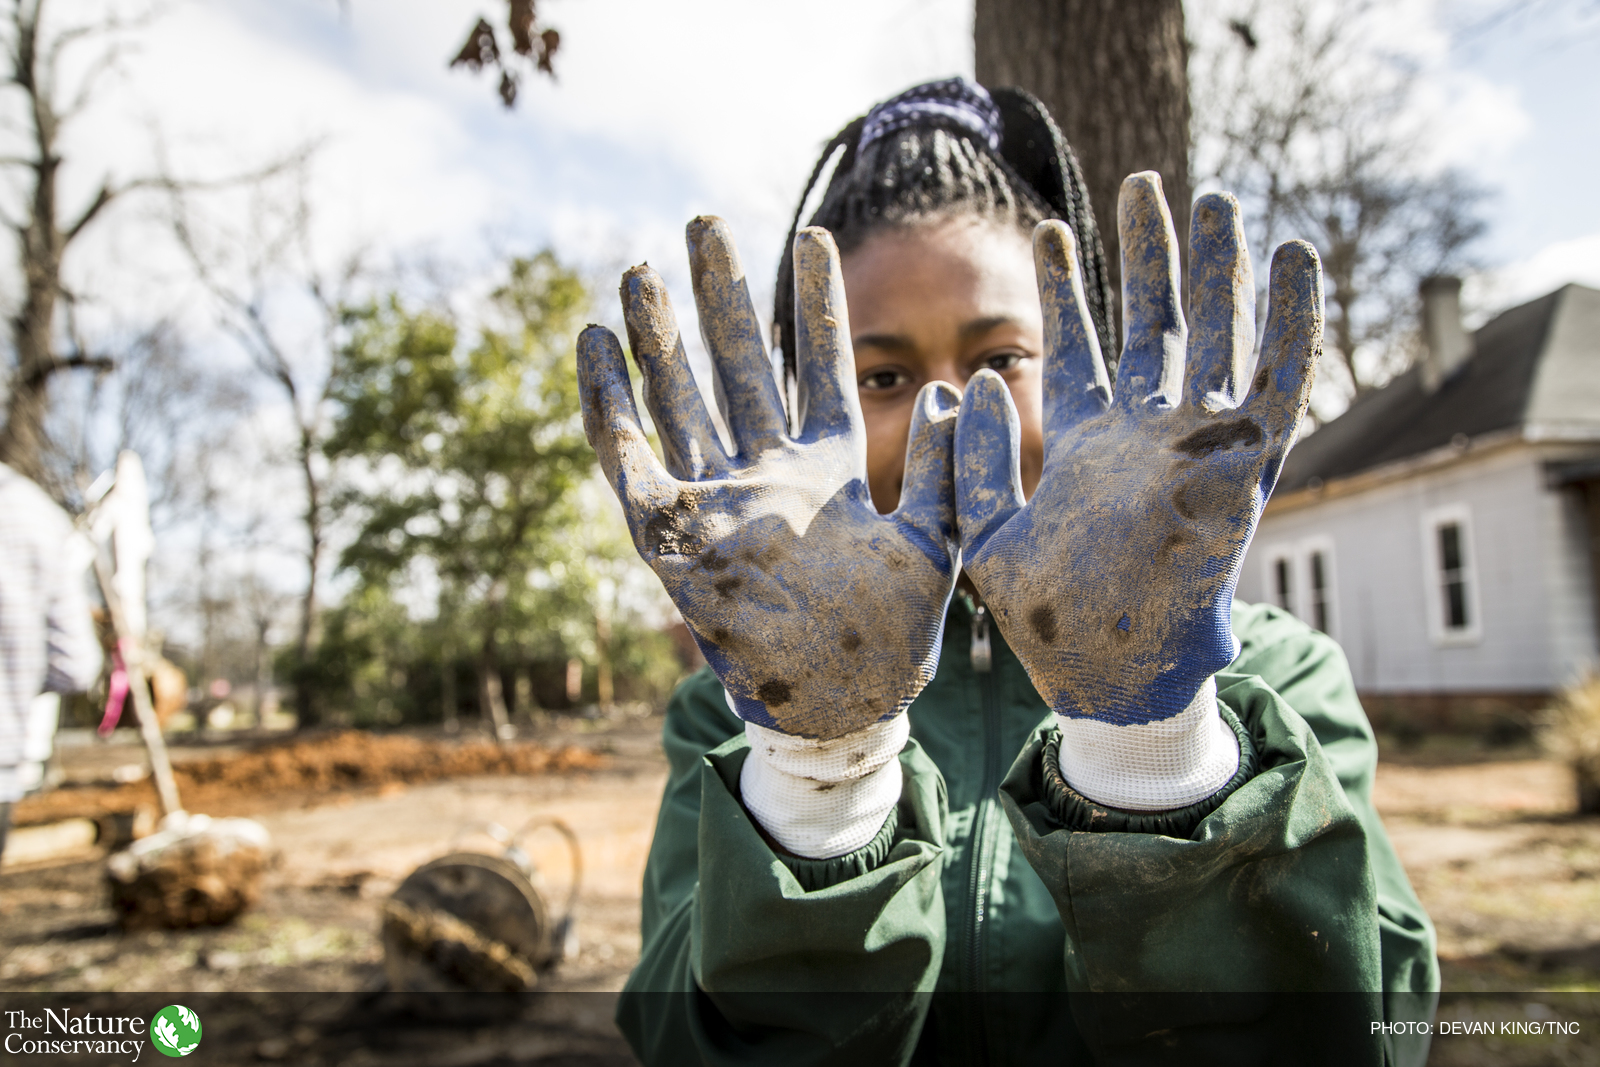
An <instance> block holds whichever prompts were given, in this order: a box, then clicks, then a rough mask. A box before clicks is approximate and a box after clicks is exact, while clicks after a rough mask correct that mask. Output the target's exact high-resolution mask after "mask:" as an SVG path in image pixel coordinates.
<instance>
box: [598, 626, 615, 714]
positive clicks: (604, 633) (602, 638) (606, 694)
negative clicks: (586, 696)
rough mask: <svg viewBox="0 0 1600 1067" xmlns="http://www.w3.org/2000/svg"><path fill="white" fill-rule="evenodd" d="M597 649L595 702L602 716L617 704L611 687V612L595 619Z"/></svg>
mask: <svg viewBox="0 0 1600 1067" xmlns="http://www.w3.org/2000/svg"><path fill="white" fill-rule="evenodd" d="M594 648H595V672H594V673H595V700H596V701H597V702H598V703H599V704H600V712H601V714H602V715H604V714H608V713H609V712H610V711H611V705H612V704H613V703H614V702H615V697H614V694H613V692H612V685H611V615H610V612H609V611H602V612H597V613H596V614H595V617H594Z"/></svg>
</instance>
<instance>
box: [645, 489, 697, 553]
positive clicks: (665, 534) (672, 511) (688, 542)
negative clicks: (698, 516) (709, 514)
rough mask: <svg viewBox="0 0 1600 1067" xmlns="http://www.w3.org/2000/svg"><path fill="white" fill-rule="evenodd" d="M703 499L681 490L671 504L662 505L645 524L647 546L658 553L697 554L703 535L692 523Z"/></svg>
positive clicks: (651, 551) (652, 551) (650, 550)
mask: <svg viewBox="0 0 1600 1067" xmlns="http://www.w3.org/2000/svg"><path fill="white" fill-rule="evenodd" d="M699 510H700V502H699V501H698V500H696V499H695V498H694V494H692V493H679V494H678V499H677V500H676V501H674V502H673V504H672V505H671V506H670V507H667V508H663V509H662V510H661V511H659V512H657V513H656V514H655V515H653V516H651V518H650V521H649V522H647V523H645V524H644V544H645V548H646V549H647V550H648V551H649V552H650V553H652V554H653V555H657V556H698V555H700V552H701V544H700V538H699V536H698V535H697V534H695V533H694V531H693V528H692V524H693V520H694V514H695V512H697V511H699Z"/></svg>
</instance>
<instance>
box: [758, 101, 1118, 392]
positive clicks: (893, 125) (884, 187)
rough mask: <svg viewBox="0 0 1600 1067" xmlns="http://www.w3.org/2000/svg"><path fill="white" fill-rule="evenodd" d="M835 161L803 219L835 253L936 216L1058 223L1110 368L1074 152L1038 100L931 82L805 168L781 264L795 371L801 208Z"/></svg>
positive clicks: (778, 298) (784, 344)
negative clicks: (1069, 240)
mask: <svg viewBox="0 0 1600 1067" xmlns="http://www.w3.org/2000/svg"><path fill="white" fill-rule="evenodd" d="M840 149H843V154H842V155H840V157H839V163H838V166H836V167H835V168H834V171H833V176H832V177H831V178H830V179H829V180H828V185H827V187H826V189H824V191H823V194H822V202H821V203H820V204H819V205H818V207H817V211H816V214H814V215H813V216H812V217H811V221H810V222H809V223H808V225H811V226H822V227H825V228H826V229H828V230H829V231H830V232H831V233H832V234H833V239H834V241H835V242H836V243H837V244H838V246H839V251H840V253H841V254H846V253H849V252H851V251H852V250H854V249H856V248H858V247H860V246H861V244H862V243H863V242H864V241H866V239H867V238H868V237H870V236H872V235H873V234H874V233H876V232H878V231H880V230H884V229H892V228H896V227H902V226H907V225H911V224H914V223H917V222H921V221H927V220H932V219H940V218H950V217H955V216H961V215H975V216H978V217H979V218H986V219H992V220H994V221H996V222H999V223H1001V224H1009V225H1015V226H1016V227H1018V228H1019V229H1020V230H1021V231H1022V232H1023V233H1025V234H1029V233H1031V232H1032V231H1033V228H1034V226H1036V225H1037V224H1038V223H1039V222H1041V221H1042V220H1044V219H1061V220H1062V221H1064V222H1065V223H1066V224H1067V225H1068V226H1070V227H1071V228H1072V232H1073V236H1074V237H1076V238H1077V242H1078V262H1079V266H1080V268H1081V270H1082V271H1083V291H1084V296H1085V298H1086V299H1087V301H1088V304H1089V315H1090V317H1091V318H1092V319H1093V321H1094V325H1095V330H1096V332H1097V334H1098V335H1099V339H1100V351H1101V354H1102V355H1103V357H1104V358H1105V360H1106V364H1107V367H1108V369H1111V370H1114V369H1115V366H1116V360H1117V351H1118V346H1117V344H1116V337H1115V334H1114V332H1113V329H1112V318H1111V309H1112V308H1113V306H1114V305H1113V303H1112V299H1113V298H1112V292H1111V281H1110V277H1109V276H1108V274H1107V271H1106V264H1105V249H1104V248H1103V247H1102V246H1101V244H1100V231H1099V229H1098V228H1097V227H1096V226H1095V219H1094V210H1093V208H1092V207H1091V206H1090V204H1089V193H1088V190H1087V189H1086V188H1085V187H1084V182H1083V173H1082V171H1081V170H1079V168H1078V160H1077V157H1076V156H1074V155H1073V154H1072V148H1071V146H1070V145H1068V144H1067V142H1066V139H1065V138H1064V137H1062V136H1061V130H1060V129H1059V128H1058V127H1057V126H1056V124H1055V121H1054V120H1053V119H1052V118H1051V117H1050V112H1049V111H1047V110H1046V109H1045V106H1044V105H1043V104H1041V103H1040V102H1039V101H1038V100H1037V99H1035V98H1034V97H1033V96H1031V95H1030V94H1028V93H1027V92H1024V91H1023V90H1021V89H999V90H996V91H994V92H993V93H992V94H991V93H989V92H987V91H986V90H984V89H983V88H982V87H981V86H979V85H976V84H974V83H973V82H970V81H968V80H967V79H965V78H950V79H948V80H946V81H940V82H929V83H928V84H926V85H919V86H916V87H915V88H912V89H908V90H906V91H905V92H903V93H901V94H900V95H899V96H896V97H894V98H893V99H890V100H886V101H884V102H883V103H881V104H879V105H877V106H876V107H874V108H873V109H872V110H871V111H869V112H868V113H867V114H865V115H863V116H861V117H859V118H856V119H854V120H852V121H851V122H850V123H849V124H848V125H846V126H845V127H844V129H842V130H840V131H839V132H838V133H837V134H835V135H834V136H833V139H832V140H830V141H829V142H828V144H827V147H825V148H824V149H823V150H822V156H821V158H819V159H818V160H817V165H816V166H815V167H814V168H813V169H812V171H811V177H810V179H809V180H808V181H807V182H806V189H805V192H804V193H802V194H801V195H800V205H799V207H797V208H796V209H795V216H794V222H793V224H792V225H791V226H790V227H789V239H788V241H787V242H785V244H784V254H783V257H782V259H781V261H780V262H779V264H778V286H777V293H776V294H775V296H774V300H773V315H772V320H773V333H774V335H775V336H774V343H775V344H776V346H777V347H778V348H780V349H782V350H783V362H784V368H785V370H786V372H787V373H788V374H790V375H793V374H794V373H795V342H794V338H795V323H794V260H793V256H792V254H791V251H790V250H791V249H793V247H794V238H795V234H796V233H797V232H798V231H799V229H800V216H801V213H802V212H804V210H805V204H806V200H807V199H808V198H809V197H810V195H811V191H812V189H813V188H815V186H816V184H817V181H818V179H819V178H820V177H821V176H822V172H823V170H824V169H826V167H827V165H828V161H829V160H830V159H832V158H833V156H834V155H835V153H838V152H839V150H840Z"/></svg>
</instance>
